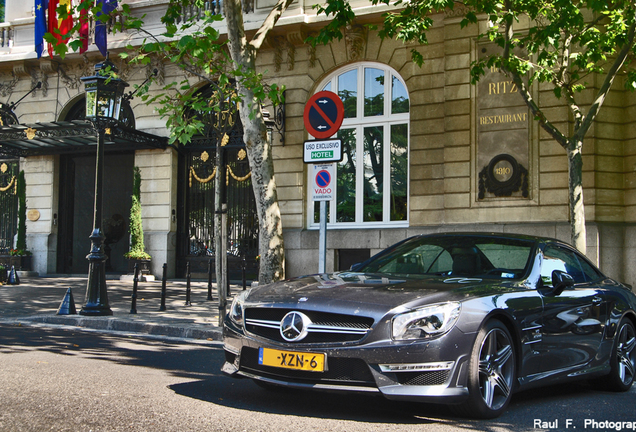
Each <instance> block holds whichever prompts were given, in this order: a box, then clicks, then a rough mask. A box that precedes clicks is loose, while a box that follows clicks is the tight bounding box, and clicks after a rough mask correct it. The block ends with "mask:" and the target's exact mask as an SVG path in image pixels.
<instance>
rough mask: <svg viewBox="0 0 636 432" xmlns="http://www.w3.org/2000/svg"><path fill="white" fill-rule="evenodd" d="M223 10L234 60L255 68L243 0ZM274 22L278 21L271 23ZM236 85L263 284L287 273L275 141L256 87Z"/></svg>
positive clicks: (229, 2)
mask: <svg viewBox="0 0 636 432" xmlns="http://www.w3.org/2000/svg"><path fill="white" fill-rule="evenodd" d="M281 9H282V8H281ZM223 10H224V12H225V20H226V23H227V28H228V30H227V33H228V39H229V42H230V44H229V45H230V46H229V48H230V55H231V57H232V60H233V61H234V62H235V63H236V64H237V66H238V67H239V68H240V69H241V70H244V71H248V72H255V71H256V52H257V49H256V48H255V47H254V46H252V45H251V44H249V43H248V42H247V38H246V36H245V29H244V26H243V11H242V8H241V0H226V1H224V2H223ZM274 24H275V21H274V22H273V23H271V26H272V27H273V25H274ZM259 33H261V32H260V31H259ZM266 33H267V30H263V32H262V34H261V36H262V37H264V36H265V35H266ZM236 87H237V90H238V93H239V95H240V96H241V99H242V105H241V107H240V109H239V115H240V116H241V122H242V123H243V140H244V141H245V146H246V148H247V157H248V159H249V162H250V168H251V170H252V187H253V188H254V196H255V198H256V208H257V212H258V220H259V253H260V256H261V259H260V269H259V276H258V277H259V282H260V283H261V284H267V283H270V282H274V281H277V280H280V279H283V278H284V277H285V251H284V248H283V225H282V222H281V215H280V208H279V206H278V194H277V192H276V182H275V180H274V162H273V159H272V145H271V143H270V142H268V140H267V128H266V127H265V121H264V119H263V116H262V113H261V109H260V101H259V100H258V98H256V96H255V93H254V91H253V90H252V89H250V88H247V87H246V86H245V85H243V83H242V82H241V80H240V78H239V79H238V80H237V82H236Z"/></svg>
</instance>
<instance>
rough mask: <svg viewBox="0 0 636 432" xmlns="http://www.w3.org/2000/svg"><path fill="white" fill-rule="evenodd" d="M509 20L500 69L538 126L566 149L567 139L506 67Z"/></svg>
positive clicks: (511, 30) (517, 77)
mask: <svg viewBox="0 0 636 432" xmlns="http://www.w3.org/2000/svg"><path fill="white" fill-rule="evenodd" d="M510 8H511V2H510V0H506V10H508V11H510ZM509 18H510V19H506V20H505V28H504V48H503V56H502V57H503V59H504V62H503V67H502V69H503V70H504V71H505V72H506V73H508V74H510V75H511V76H512V80H513V82H514V83H515V84H516V86H517V88H518V89H519V93H520V94H521V97H522V98H523V100H524V101H525V103H526V105H527V106H528V108H530V111H531V112H532V115H533V117H535V118H536V119H537V120H538V121H539V125H540V126H541V127H542V128H543V129H544V130H545V131H546V132H548V133H549V134H550V136H552V137H553V138H554V139H555V140H556V141H557V142H558V143H559V144H560V145H561V147H563V148H564V149H567V143H568V139H567V137H566V136H565V135H563V134H562V133H561V132H560V131H559V130H558V129H557V128H555V127H554V126H553V125H552V123H551V122H550V121H549V120H548V119H547V117H546V116H545V114H544V113H543V111H542V110H541V108H539V106H538V105H537V103H536V102H535V100H534V98H533V97H532V95H531V94H530V90H529V89H528V86H526V84H525V83H524V82H523V80H522V79H521V76H520V75H519V74H518V73H517V72H515V71H513V70H512V69H511V68H509V67H508V65H509V63H510V58H511V56H512V54H511V49H510V48H511V39H512V36H513V34H514V33H513V28H512V25H513V20H512V17H509Z"/></svg>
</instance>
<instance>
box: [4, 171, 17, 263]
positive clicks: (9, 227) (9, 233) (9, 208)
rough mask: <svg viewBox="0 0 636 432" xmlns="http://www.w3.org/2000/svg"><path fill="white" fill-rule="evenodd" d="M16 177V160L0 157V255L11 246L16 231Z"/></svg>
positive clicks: (5, 252)
mask: <svg viewBox="0 0 636 432" xmlns="http://www.w3.org/2000/svg"><path fill="white" fill-rule="evenodd" d="M17 178H18V161H17V160H9V159H0V255H3V254H7V253H8V252H9V249H11V248H12V247H13V238H14V236H15V235H16V233H17V232H18V196H17V194H16V187H15V182H16V181H17Z"/></svg>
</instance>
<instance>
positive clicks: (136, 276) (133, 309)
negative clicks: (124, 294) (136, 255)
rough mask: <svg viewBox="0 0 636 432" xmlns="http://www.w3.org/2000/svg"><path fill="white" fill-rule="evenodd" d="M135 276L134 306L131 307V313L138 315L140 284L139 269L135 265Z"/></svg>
mask: <svg viewBox="0 0 636 432" xmlns="http://www.w3.org/2000/svg"><path fill="white" fill-rule="evenodd" d="M134 272H135V276H134V277H133V292H132V304H131V305H130V313H131V314H136V313H137V283H138V282H139V267H138V264H135V270H134Z"/></svg>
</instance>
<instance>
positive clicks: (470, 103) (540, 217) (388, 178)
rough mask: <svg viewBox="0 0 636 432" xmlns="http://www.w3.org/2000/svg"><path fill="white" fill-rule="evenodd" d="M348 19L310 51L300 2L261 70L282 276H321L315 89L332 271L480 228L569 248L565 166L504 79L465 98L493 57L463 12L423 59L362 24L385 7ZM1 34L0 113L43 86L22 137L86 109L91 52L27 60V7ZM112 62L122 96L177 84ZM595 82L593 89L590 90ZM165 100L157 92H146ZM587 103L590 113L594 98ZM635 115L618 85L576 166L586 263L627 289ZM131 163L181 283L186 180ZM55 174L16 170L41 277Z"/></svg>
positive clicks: (141, 152)
mask: <svg viewBox="0 0 636 432" xmlns="http://www.w3.org/2000/svg"><path fill="white" fill-rule="evenodd" d="M123 2H124V3H127V4H129V5H130V6H131V8H132V9H133V11H135V13H139V14H140V15H141V14H144V13H145V14H146V15H147V18H146V19H147V20H148V26H147V27H146V30H149V31H157V32H158V31H160V26H159V25H158V19H159V18H160V16H161V12H162V10H163V8H165V5H166V1H162V0H158V1H152V0H146V1H135V0H124V1H123ZM271 5H273V2H272V1H271V0H262V1H261V0H256V2H255V4H254V7H255V11H254V12H253V13H251V14H248V15H246V27H247V28H248V29H251V30H254V29H256V28H257V27H258V24H259V23H260V21H261V20H262V19H263V17H264V16H265V14H266V13H267V12H268V7H271ZM356 6H359V8H358V9H356V10H357V15H358V22H357V24H356V25H354V26H351V27H349V28H347V29H345V30H344V38H343V39H342V40H341V41H335V42H333V43H331V44H329V45H325V46H317V47H316V48H311V47H310V46H308V45H307V44H305V43H304V40H305V38H306V37H307V35H309V34H311V33H312V32H313V31H315V30H316V29H317V28H319V27H320V26H321V25H322V24H323V23H324V21H325V18H324V17H316V16H315V14H314V11H313V9H312V8H311V4H310V3H305V2H304V1H303V0H299V1H297V2H295V3H294V4H293V5H292V7H291V8H290V9H289V10H288V11H287V12H286V14H285V15H284V16H283V18H282V19H281V20H280V23H279V24H278V26H277V27H276V29H275V30H274V31H273V34H272V35H271V36H270V38H269V40H268V44H267V45H266V46H265V47H264V48H263V49H262V51H261V52H260V54H259V57H258V67H259V68H260V70H261V71H263V72H265V73H266V77H267V79H268V80H270V81H271V82H276V83H278V84H280V85H285V86H286V89H287V90H286V93H285V100H286V102H285V128H284V133H283V134H279V133H278V131H277V130H273V133H272V139H273V140H274V159H275V160H274V167H275V172H276V182H277V187H278V196H279V202H280V205H281V211H282V216H283V227H284V237H285V239H284V240H285V249H286V272H287V275H288V276H296V275H301V274H306V273H313V272H316V271H317V269H318V230H317V228H318V224H317V221H318V220H317V217H316V205H315V203H314V202H312V201H311V190H310V187H311V184H312V178H310V176H311V170H309V169H308V166H307V165H306V164H305V163H303V142H304V141H305V140H307V139H311V137H310V136H309V135H308V133H307V131H306V129H305V126H304V123H303V112H304V108H305V104H306V103H307V101H308V100H309V99H310V98H311V96H312V95H313V94H315V93H316V92H318V91H321V90H332V91H336V92H338V93H339V94H340V95H341V97H343V99H345V101H344V102H345V120H344V122H343V126H342V127H341V132H340V135H341V138H342V139H343V141H344V143H345V147H346V148H347V149H348V151H347V152H346V154H345V158H344V159H343V162H341V163H339V164H338V167H337V170H338V177H339V179H340V182H339V183H338V184H337V191H336V195H337V197H336V202H337V204H336V203H335V202H332V203H331V204H330V206H329V218H330V219H329V230H328V236H327V252H328V254H327V270H328V271H330V270H342V269H345V268H348V267H349V266H350V265H351V264H352V263H353V262H356V261H359V260H362V259H364V258H365V257H368V256H369V255H372V254H374V253H376V252H378V251H380V250H381V249H383V248H385V247H387V246H390V245H391V244H393V243H395V242H397V241H399V240H402V239H404V238H406V237H407V236H410V235H415V234H420V233H429V232H439V231H472V230H478V231H492V232H515V233H527V234H536V235H542V236H550V237H556V238H560V239H563V240H566V241H569V237H570V234H569V233H570V228H569V223H568V204H567V199H568V184H567V179H568V176H567V170H568V167H567V156H566V153H565V151H564V150H563V149H562V148H561V147H560V146H559V145H558V144H557V143H556V142H554V141H553V140H552V139H551V138H550V137H549V136H547V134H546V133H545V132H544V131H542V130H541V129H540V128H539V127H538V125H537V123H536V122H534V121H533V119H532V118H531V116H530V115H529V112H528V110H527V108H526V107H525V105H524V104H523V101H522V100H521V97H520V96H519V95H518V94H516V91H515V89H514V86H513V85H512V84H511V83H510V82H509V79H507V78H506V77H505V75H503V74H501V73H499V72H498V71H496V70H494V71H490V72H489V74H488V75H487V76H486V77H485V79H484V80H483V81H482V82H481V83H479V84H478V85H471V83H470V73H469V67H470V64H471V62H472V61H473V60H475V59H477V58H478V57H479V56H480V55H484V54H486V53H487V52H488V50H490V49H493V47H491V46H489V45H487V44H482V43H478V42H477V40H476V36H477V30H478V29H477V27H472V28H471V27H468V28H465V29H461V28H460V19H461V18H460V17H459V16H457V14H453V13H447V14H438V15H435V16H434V17H433V18H434V22H435V25H434V27H433V28H432V30H431V31H430V33H429V34H428V40H429V44H428V45H427V46H416V45H404V44H403V43H401V42H396V41H392V40H382V39H380V38H379V37H378V35H377V33H376V32H375V31H372V30H368V28H367V27H366V26H364V24H367V23H371V22H376V21H377V20H378V19H379V14H380V13H381V12H382V11H383V10H382V9H381V8H380V7H371V6H368V5H367V4H366V3H363V2H360V3H359V4H356ZM22 9H25V10H22ZM7 21H8V22H7V23H5V24H3V26H4V27H3V28H4V29H5V30H6V34H7V35H9V36H8V37H9V39H10V41H9V43H8V44H6V45H5V46H4V47H3V48H1V49H0V97H2V102H4V103H9V102H10V101H15V100H17V99H19V97H21V96H22V95H24V94H26V93H27V92H28V91H29V90H31V89H32V88H33V87H34V84H35V83H36V82H37V81H38V80H39V81H42V82H43V86H42V88H41V89H37V90H36V91H34V92H33V93H32V94H31V95H30V96H28V97H27V98H25V99H24V100H23V101H21V103H20V104H19V105H18V106H17V107H16V108H15V114H16V116H17V117H18V120H19V123H20V124H33V123H46V122H54V121H63V120H65V115H67V114H68V113H69V111H70V110H71V109H72V107H73V106H74V104H75V103H76V102H77V101H78V100H81V99H82V97H83V86H81V85H80V84H79V77H81V76H85V75H88V74H89V73H90V68H91V67H92V65H93V64H94V63H95V62H97V61H100V60H102V57H101V55H100V54H99V52H98V51H97V50H96V48H95V47H94V46H92V47H91V48H90V49H89V51H88V52H87V53H86V55H84V56H80V55H77V54H71V55H68V56H67V57H66V59H65V60H61V59H59V58H55V59H50V58H48V57H46V58H44V57H42V59H37V58H36V56H35V53H34V52H33V17H32V16H31V10H30V8H26V7H25V6H21V5H19V4H17V3H15V2H14V3H12V5H8V6H7ZM221 30H222V27H221ZM138 40H139V39H138V38H137V36H135V35H133V34H127V33H123V34H118V35H111V36H110V39H109V49H110V51H111V53H113V54H116V53H117V52H120V51H123V50H124V47H125V45H126V44H127V43H135V42H137V41H138ZM412 48H417V49H418V50H419V51H420V52H421V53H422V54H423V56H424V58H425V63H424V65H423V66H422V67H418V66H417V65H415V64H414V63H413V62H412V61H411V58H410V50H411V49H412ZM113 54H111V56H112V57H113V58H115V56H114V55H113ZM115 62H116V64H118V66H119V67H120V71H122V75H123V78H124V79H125V80H127V81H128V82H129V83H131V84H139V83H141V82H142V81H143V80H144V79H145V78H146V76H147V74H148V73H149V69H150V68H154V67H157V68H158V69H159V71H160V72H159V77H160V82H161V81H162V82H170V81H173V80H180V79H183V76H181V75H180V72H179V69H178V68H176V67H175V66H174V65H170V64H152V65H151V66H149V67H147V68H139V67H132V66H129V65H127V64H125V63H124V62H123V61H121V60H116V61H115ZM188 79H190V80H191V82H192V83H195V82H194V78H192V77H190V78H188ZM594 80H596V81H595V83H597V84H600V80H599V78H598V77H595V78H594ZM159 89H160V86H159V85H153V86H152V87H151V92H158V91H159ZM533 92H534V97H535V98H536V99H537V100H538V101H539V103H540V104H541V105H542V106H544V107H549V108H548V109H546V113H547V114H548V115H549V116H550V117H551V118H552V119H557V120H556V124H557V126H558V127H560V128H562V129H563V130H565V129H567V128H568V127H570V124H571V118H570V116H569V113H568V109H567V107H566V106H564V104H563V103H562V102H561V101H559V100H557V99H555V97H554V95H553V94H552V92H551V91H547V89H543V88H541V87H540V86H535V88H534V89H533ZM342 95H345V96H342ZM587 96H588V97H589V99H590V100H591V99H592V97H593V89H591V90H589V91H588V93H587ZM635 105H636V103H635V102H634V98H633V97H632V94H631V93H629V92H626V91H624V90H623V86H622V84H621V83H620V82H618V83H616V84H615V86H614V90H613V91H612V92H611V94H610V96H609V98H608V100H607V102H606V103H605V105H604V106H603V108H602V110H601V112H600V115H599V118H598V120H597V122H596V123H595V125H594V126H593V129H592V130H591V132H590V133H589V134H588V136H587V137H586V140H585V143H584V168H583V169H584V194H585V195H584V196H585V211H586V218H587V245H588V250H587V255H588V257H589V258H590V259H591V260H592V261H594V262H596V263H598V265H599V266H600V268H601V269H602V270H603V271H604V272H605V273H606V274H608V275H610V276H612V277H616V278H618V279H620V280H623V281H625V282H627V283H631V284H633V283H634V282H636V269H634V266H633V265H631V263H633V262H634V260H635V258H636V241H634V240H635V239H636V226H635V222H636V128H635V125H636V122H635V119H636V107H635ZM131 108H132V111H133V113H134V118H135V127H136V129H137V130H139V131H142V132H145V133H149V134H154V135H157V136H163V137H165V136H167V135H168V131H167V130H166V128H165V121H164V120H162V119H161V118H160V117H159V116H158V115H157V113H156V111H155V109H154V108H153V107H152V106H147V105H145V104H144V103H143V102H141V101H140V100H137V99H133V100H132V103H131ZM265 108H266V109H268V110H270V111H272V110H273V108H272V107H265ZM0 144H1V143H0ZM124 153H126V152H124ZM128 153H129V156H128V158H129V160H128V162H126V163H127V164H130V165H131V166H132V165H133V164H134V165H135V166H139V167H140V168H141V172H142V197H141V202H142V206H143V225H144V231H145V235H146V246H147V249H148V251H149V252H150V254H151V255H153V269H152V271H153V273H155V274H157V275H159V274H160V271H161V265H162V263H164V262H165V263H168V264H169V265H168V272H169V275H170V276H175V275H176V276H179V275H180V271H179V269H178V265H176V264H175V263H176V262H177V261H178V260H179V258H180V257H179V255H180V253H181V252H180V251H179V248H178V246H177V245H178V243H179V235H180V234H179V232H178V231H179V230H178V216H179V214H180V211H181V210H180V208H179V206H180V194H181V193H182V191H183V190H184V189H183V186H182V185H183V184H184V183H185V182H186V181H187V180H186V178H185V175H184V174H183V171H182V170H180V168H179V158H180V156H179V151H178V150H177V149H175V148H172V147H165V148H155V149H141V148H134V149H133V150H131V151H129V152H128ZM64 163H65V162H64V161H63V157H62V156H60V155H59V154H50V155H46V154H43V155H39V156H27V157H23V158H21V159H20V168H21V169H23V170H24V171H25V173H26V183H27V196H28V206H29V208H32V209H37V210H38V211H39V214H40V216H39V218H38V219H37V220H30V221H29V222H28V225H27V232H28V245H29V248H30V249H31V250H32V251H34V259H33V261H34V266H35V269H36V270H37V271H38V272H39V273H40V274H52V273H58V272H60V268H61V267H60V265H59V262H58V261H59V259H60V253H59V247H60V246H59V245H60V244H61V243H60V239H59V238H58V236H59V235H60V231H59V230H60V225H59V224H58V222H57V220H56V218H58V215H59V214H60V213H61V212H62V209H60V207H59V206H60V203H61V202H63V201H62V200H61V197H60V196H59V191H60V190H61V188H60V182H64V181H67V180H68V179H65V178H64V175H63V174H62V173H63V167H62V166H61V165H62V164H64ZM78 163H79V162H78ZM122 163H123V162H122ZM61 174H62V175H61ZM78 175H79V174H78ZM0 186H2V185H0ZM78 187H79V186H78ZM89 210H92V209H89ZM175 214H176V216H177V217H175ZM86 236H88V230H87V231H86ZM124 243H125V242H124ZM116 247H117V248H120V247H121V246H120V245H116ZM86 251H87V252H88V249H86Z"/></svg>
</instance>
